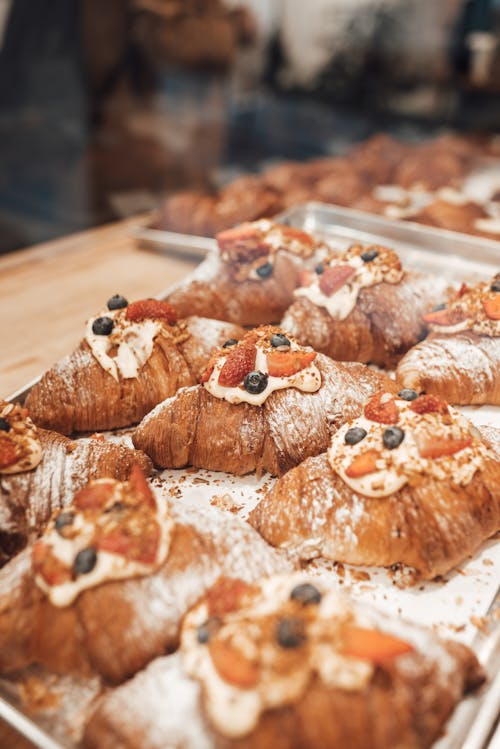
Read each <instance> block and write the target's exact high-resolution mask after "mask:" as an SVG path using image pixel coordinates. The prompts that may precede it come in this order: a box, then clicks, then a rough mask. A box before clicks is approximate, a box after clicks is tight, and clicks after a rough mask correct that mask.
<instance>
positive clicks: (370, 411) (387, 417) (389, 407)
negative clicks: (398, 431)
mask: <svg viewBox="0 0 500 749" xmlns="http://www.w3.org/2000/svg"><path fill="white" fill-rule="evenodd" d="M382 399H383V400H382ZM365 416H366V418H367V419H370V421H376V422H377V423H378V424H397V423H398V421H399V410H398V407H397V405H396V401H395V400H394V397H393V396H391V397H390V398H389V397H388V394H387V393H376V394H375V395H373V396H372V397H371V398H370V400H369V401H368V403H367V404H366V406H365Z"/></svg>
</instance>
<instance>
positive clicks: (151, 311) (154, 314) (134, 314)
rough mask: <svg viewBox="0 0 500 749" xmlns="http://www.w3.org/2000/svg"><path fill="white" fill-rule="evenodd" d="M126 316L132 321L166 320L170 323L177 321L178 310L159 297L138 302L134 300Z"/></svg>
mask: <svg viewBox="0 0 500 749" xmlns="http://www.w3.org/2000/svg"><path fill="white" fill-rule="evenodd" d="M125 317H126V319H127V320H130V321H131V322H140V321H141V320H166V321H167V322H168V324H169V325H174V324H175V323H176V322H177V312H176V311H175V309H174V308H173V307H172V305H171V304H169V303H168V302H160V301H159V300H158V299H140V300H139V301H138V302H132V304H129V306H128V307H127V311H126V313H125Z"/></svg>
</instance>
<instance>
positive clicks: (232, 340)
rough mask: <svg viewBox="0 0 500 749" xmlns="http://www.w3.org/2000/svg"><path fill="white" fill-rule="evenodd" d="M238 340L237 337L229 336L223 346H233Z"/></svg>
mask: <svg viewBox="0 0 500 749" xmlns="http://www.w3.org/2000/svg"><path fill="white" fill-rule="evenodd" d="M237 343H238V341H237V340H236V338H228V339H227V341H226V342H225V343H223V344H222V348H231V346H236V344H237Z"/></svg>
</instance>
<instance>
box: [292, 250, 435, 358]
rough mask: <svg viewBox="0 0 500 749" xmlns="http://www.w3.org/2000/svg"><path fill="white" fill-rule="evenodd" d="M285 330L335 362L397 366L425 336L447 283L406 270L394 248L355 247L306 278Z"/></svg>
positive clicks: (305, 276)
mask: <svg viewBox="0 0 500 749" xmlns="http://www.w3.org/2000/svg"><path fill="white" fill-rule="evenodd" d="M303 282H304V285H303V286H302V287H301V288H300V289H297V290H296V291H295V301H294V302H293V304H292V305H291V306H290V308H289V309H288V310H287V311H286V313H285V315H284V317H283V319H282V321H281V326H282V327H283V328H284V329H285V330H286V331H288V332H289V333H291V334H292V335H294V336H295V337H296V338H297V340H298V341H299V343H302V344H303V345H307V346H312V347H313V348H314V349H316V350H317V351H320V352H321V353H323V354H326V355H327V356H330V357H332V359H337V360H341V361H360V362H365V363H368V362H371V363H373V364H378V365H379V366H382V367H394V366H395V365H396V363H397V361H398V360H399V359H400V358H401V356H402V355H403V354H404V353H405V351H407V350H408V349H409V348H411V346H414V345H415V344H416V343H418V341H420V340H421V339H422V337H423V336H424V335H425V333H426V326H425V323H424V321H423V320H422V315H423V314H424V313H425V312H427V311H429V310H430V309H431V307H432V306H433V304H435V302H436V301H440V299H441V298H442V296H443V295H444V293H445V289H446V282H445V281H444V280H443V279H440V278H432V279H431V278H429V277H427V276H424V275H422V274H419V273H416V272H410V271H408V272H405V271H404V270H403V268H402V266H401V262H400V260H399V258H398V256H397V255H396V253H395V252H393V251H392V250H388V249H386V248H385V247H379V246H370V247H362V246H360V245H355V246H353V247H351V248H350V249H349V250H347V252H345V253H343V254H342V255H340V256H339V255H335V256H332V257H330V259H329V260H327V261H325V262H324V263H320V264H319V265H318V266H317V268H316V273H315V274H314V273H309V274H305V275H303Z"/></svg>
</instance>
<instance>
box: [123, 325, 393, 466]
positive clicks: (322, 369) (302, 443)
mask: <svg viewBox="0 0 500 749" xmlns="http://www.w3.org/2000/svg"><path fill="white" fill-rule="evenodd" d="M202 381H203V382H202V384H201V385H198V386H195V387H192V388H184V389H182V390H180V391H179V392H178V393H177V395H176V396H174V397H172V398H169V399H168V400H166V401H164V403H162V404H160V405H159V406H157V407H156V408H155V409H154V410H153V411H152V412H151V413H150V414H148V416H146V417H145V418H144V419H143V421H142V422H141V423H140V424H139V426H138V427H137V428H136V430H135V431H134V433H133V442H134V445H135V446H136V447H137V448H138V449H140V450H144V451H145V452H146V453H147V454H148V455H150V457H151V458H152V460H153V461H154V463H156V464H157V465H159V466H162V467H164V468H180V467H182V466H185V465H193V466H197V467H199V468H207V469H210V470H214V471H226V472H228V473H234V474H238V475H243V474H245V473H249V472H251V471H257V472H258V473H259V474H260V473H262V472H264V471H269V472H270V473H272V474H274V475H281V474H282V473H284V472H285V471H287V470H289V469H290V468H292V466H294V465H297V463H300V462H301V461H302V460H304V459H305V458H306V457H308V456H310V455H317V454H318V453H320V452H321V451H322V450H325V449H326V447H327V445H328V441H329V437H330V435H331V434H332V433H333V432H334V431H335V430H336V429H338V427H339V426H340V425H341V424H343V423H344V421H345V420H346V419H349V418H352V417H353V416H355V415H357V414H358V413H359V412H360V408H361V405H360V404H361V403H362V401H363V400H364V399H365V398H366V397H368V395H370V394H372V393H374V392H375V391H376V390H378V389H379V388H380V387H387V388H389V389H395V388H396V385H394V383H392V381H390V380H389V379H388V378H386V377H384V376H383V375H381V374H379V373H378V372H374V371H372V370H370V369H368V368H367V367H365V366H363V365H361V364H356V363H352V364H351V363H349V364H339V363H337V362H333V361H331V360H330V359H328V358H327V357H325V356H322V355H321V354H316V353H315V352H314V351H311V350H306V349H304V348H301V347H299V346H298V345H297V343H296V342H295V341H294V340H293V339H292V338H291V337H287V336H286V335H284V333H283V332H282V331H280V329H279V328H273V327H271V326H264V327H261V328H257V329H255V330H254V331H251V332H250V333H247V335H246V336H245V337H244V338H243V339H242V340H241V341H240V342H239V343H238V344H237V345H235V346H233V347H230V348H226V349H222V350H220V351H218V352H216V353H215V354H214V355H213V357H212V358H211V360H210V362H209V365H208V367H207V370H206V372H205V374H204V375H203V376H202Z"/></svg>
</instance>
